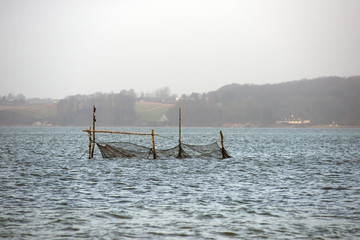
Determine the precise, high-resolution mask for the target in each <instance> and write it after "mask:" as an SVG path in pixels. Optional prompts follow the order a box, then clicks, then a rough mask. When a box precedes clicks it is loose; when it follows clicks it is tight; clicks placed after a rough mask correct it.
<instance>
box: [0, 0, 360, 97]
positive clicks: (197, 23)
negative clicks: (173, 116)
mask: <svg viewBox="0 0 360 240" xmlns="http://www.w3.org/2000/svg"><path fill="white" fill-rule="evenodd" d="M0 34H1V35H0V83H1V88H0V96H4V95H7V94H8V93H9V92H11V93H14V94H19V93H22V94H24V95H25V96H26V97H27V98H31V97H40V98H47V97H51V98H64V97H66V96H69V95H75V94H92V93H95V92H111V91H113V92H119V91H120V90H123V89H126V90H129V89H134V90H135V91H136V92H138V93H140V92H145V93H146V92H152V91H154V90H156V89H159V88H163V87H169V88H170V90H171V92H172V93H176V94H178V95H180V94H182V93H185V94H189V93H192V92H198V93H203V92H208V91H214V90H217V89H218V88H220V87H222V86H224V85H226V84H230V83H240V84H245V83H251V84H265V83H279V82H287V81H293V80H300V79H304V78H308V79H309V78H316V77H321V76H335V75H336V76H345V77H348V76H353V75H360V1H359V0H271V1H270V0H248V1H241V0H234V1H231V0H158V1H151V0H144V1H141V0H129V1H126V0H122V1H121V0H113V1H111V0H99V1H96V0H51V1H49V0H31V1H30V0H0Z"/></svg>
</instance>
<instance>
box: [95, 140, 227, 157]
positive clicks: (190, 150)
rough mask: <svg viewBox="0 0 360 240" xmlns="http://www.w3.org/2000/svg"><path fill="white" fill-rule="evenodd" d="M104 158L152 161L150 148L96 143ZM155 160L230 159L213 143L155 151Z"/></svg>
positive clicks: (126, 143)
mask: <svg viewBox="0 0 360 240" xmlns="http://www.w3.org/2000/svg"><path fill="white" fill-rule="evenodd" d="M97 146H98V147H99V149H100V152H101V155H102V156H103V157H104V158H140V159H153V150H152V148H149V147H145V146H141V145H137V144H134V143H130V142H107V143H97ZM155 156H156V159H169V158H217V159H222V158H230V155H229V154H228V153H227V152H226V150H225V148H221V147H219V145H218V144H217V143H216V142H214V143H211V144H207V145H190V144H181V145H177V146H175V147H173V148H170V149H162V150H160V149H156V150H155Z"/></svg>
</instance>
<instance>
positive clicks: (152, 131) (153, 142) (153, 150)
mask: <svg viewBox="0 0 360 240" xmlns="http://www.w3.org/2000/svg"><path fill="white" fill-rule="evenodd" d="M151 137H152V152H153V159H156V153H155V139H154V129H151Z"/></svg>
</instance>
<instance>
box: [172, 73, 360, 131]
mask: <svg viewBox="0 0 360 240" xmlns="http://www.w3.org/2000/svg"><path fill="white" fill-rule="evenodd" d="M178 107H182V108H183V109H184V110H183V111H184V120H183V121H184V124H185V125H188V126H201V125H209V126H215V125H222V124H228V125H234V124H240V125H241V124H252V125H273V124H274V123H275V122H276V121H278V120H283V119H285V118H289V117H290V116H291V115H293V116H295V117H296V118H297V119H303V120H305V119H306V120H309V121H311V123H312V124H317V125H319V124H324V125H326V124H329V123H332V122H335V123H337V124H340V125H350V126H360V77H351V78H339V77H327V78H318V79H313V80H300V81H293V82H286V83H280V84H267V85H240V84H231V85H227V86H224V87H222V88H220V89H219V90H217V91H214V92H209V93H207V94H192V95H190V96H186V97H184V98H183V99H182V100H181V101H179V102H178V103H177V104H176V107H175V109H173V110H172V111H170V112H169V116H170V119H176V117H175V115H176V114H177V110H176V109H177V108H178Z"/></svg>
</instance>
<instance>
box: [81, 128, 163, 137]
mask: <svg viewBox="0 0 360 240" xmlns="http://www.w3.org/2000/svg"><path fill="white" fill-rule="evenodd" d="M83 132H97V133H118V134H129V135H152V134H151V133H132V132H116V131H102V130H95V131H94V130H88V129H84V130H83ZM154 135H155V136H156V135H158V134H156V133H154Z"/></svg>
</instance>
